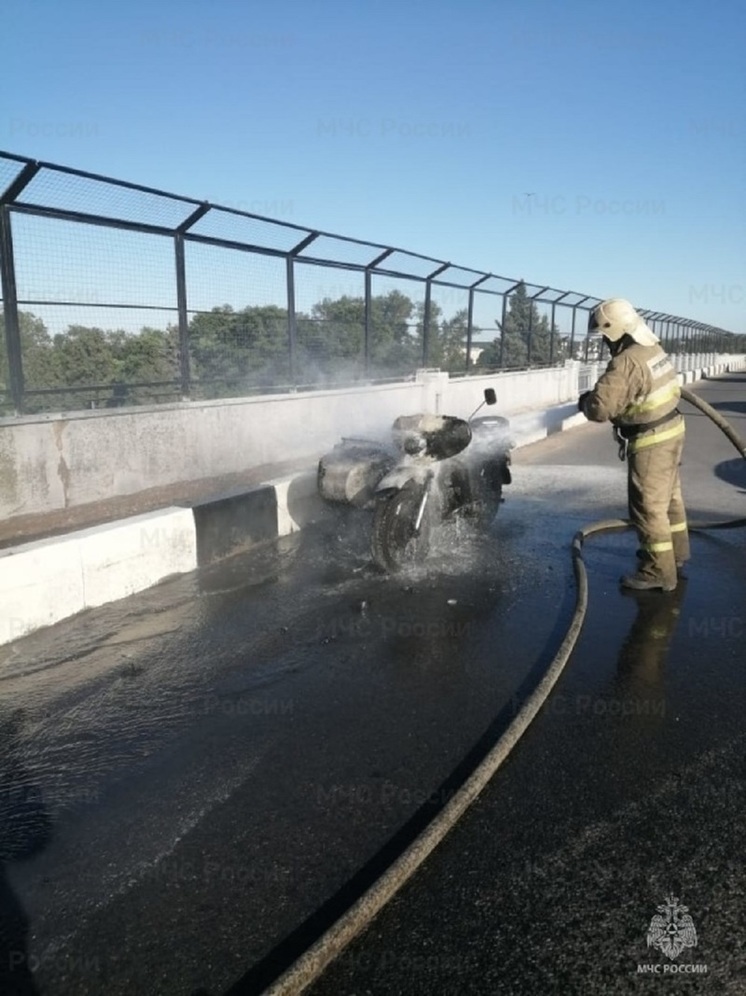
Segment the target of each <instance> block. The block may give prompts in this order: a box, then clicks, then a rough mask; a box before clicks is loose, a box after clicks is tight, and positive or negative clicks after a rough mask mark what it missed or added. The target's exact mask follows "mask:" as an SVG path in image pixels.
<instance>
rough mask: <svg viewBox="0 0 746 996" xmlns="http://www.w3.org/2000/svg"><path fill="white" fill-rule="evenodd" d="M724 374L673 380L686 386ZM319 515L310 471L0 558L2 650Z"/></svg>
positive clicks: (574, 416) (517, 419) (555, 426)
mask: <svg viewBox="0 0 746 996" xmlns="http://www.w3.org/2000/svg"><path fill="white" fill-rule="evenodd" d="M726 369H728V368H726V367H725V366H718V367H709V368H707V369H705V370H696V371H688V372H687V373H684V374H682V375H680V377H681V381H682V383H683V384H690V383H693V382H694V381H695V380H699V379H701V378H702V377H713V376H717V374H718V373H723V372H725V371H726ZM508 417H509V418H510V421H511V429H512V430H513V434H514V436H515V437H516V441H517V442H516V445H517V448H521V447H523V446H528V445H530V444H531V443H535V442H538V441H540V440H542V439H546V437H547V436H549V435H553V434H554V433H556V432H566V431H567V430H569V429H572V428H574V427H576V426H580V425H584V424H586V419H585V417H584V416H583V415H581V414H580V413H579V412H577V411H576V406H575V404H574V403H567V404H563V405H557V406H554V407H552V408H549V409H543V410H539V411H526V412H523V413H518V414H515V415H509V416H508ZM322 514H323V503H322V501H321V499H320V498H319V497H318V494H317V491H316V471H315V468H314V469H312V470H309V471H307V472H303V473H300V474H294V475H291V476H289V477H284V478H278V479H276V480H271V481H267V482H265V483H264V484H261V485H259V486H258V487H256V488H253V489H251V490H250V491H244V492H233V493H228V494H225V495H218V496H216V497H213V498H210V499H209V500H207V501H204V502H200V503H198V504H196V505H194V506H193V507H190V508H183V507H172V508H165V509H160V510H158V511H155V512H149V513H146V514H144V515H137V516H132V517H130V518H127V519H121V520H119V521H117V522H111V523H107V524H105V525H101V526H95V527H93V528H89V529H82V530H78V531H76V532H72V533H68V534H66V535H64V536H58V537H54V538H51V539H47V540H38V541H36V542H31V543H24V544H21V545H19V546H15V547H9V548H7V549H5V550H0V645H2V644H5V643H9V642H11V641H12V640H16V639H18V638H20V637H22V636H25V635H27V634H29V633H32V632H34V631H35V630H37V629H40V628H41V627H44V626H50V625H52V624H53V623H56V622H59V621H60V620H61V619H66V618H68V617H69V616H72V615H75V614H76V613H78V612H81V611H83V610H84V609H88V608H93V607H95V606H100V605H104V604H106V603H108V602H113V601H116V600H117V599H120V598H125V597H127V596H128V595H133V594H135V593H136V592H138V591H143V590H144V589H145V588H149V587H151V586H152V585H155V584H157V583H158V582H159V581H162V580H164V579H165V578H167V577H170V576H171V575H174V574H183V573H187V572H189V571H193V570H196V569H197V568H198V567H203V566H205V565H207V564H210V563H214V562H215V561H217V560H221V559H223V558H225V557H228V556H232V555H233V554H235V553H239V552H243V551H246V550H249V549H251V547H252V546H255V545H256V544H258V543H263V542H266V541H268V540H273V539H277V538H279V537H281V536H287V535H289V534H291V533H294V532H297V531H298V530H300V529H302V528H303V527H304V526H306V525H308V524H309V523H312V522H314V521H315V520H316V519H318V518H319V516H320V515H322Z"/></svg>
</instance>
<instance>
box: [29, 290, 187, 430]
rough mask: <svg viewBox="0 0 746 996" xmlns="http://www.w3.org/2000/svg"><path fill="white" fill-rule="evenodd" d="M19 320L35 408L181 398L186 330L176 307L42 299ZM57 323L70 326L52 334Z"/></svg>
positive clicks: (31, 406)
mask: <svg viewBox="0 0 746 996" xmlns="http://www.w3.org/2000/svg"><path fill="white" fill-rule="evenodd" d="M123 316H126V321H125V322H124V323H123V322H122V321H121V319H122V317H123ZM19 325H20V338H21V356H22V360H23V374H24V382H25V393H24V411H25V412H27V413H29V414H31V413H34V412H43V411H59V410H74V409H84V408H118V407H121V406H123V405H144V404H159V403H162V402H167V401H178V400H180V398H181V384H180V364H179V336H178V330H177V327H176V322H175V315H174V312H173V311H172V310H170V309H169V310H166V309H158V308H148V309H139V308H133V309H122V308H106V307H101V306H100V305H92V306H90V307H88V308H81V306H79V305H75V306H73V307H70V306H66V305H37V306H35V307H34V309H33V310H30V309H28V308H25V309H22V310H21V311H20V312H19ZM57 327H62V328H64V331H61V332H56V333H55V334H51V333H50V331H49V329H50V328H57Z"/></svg>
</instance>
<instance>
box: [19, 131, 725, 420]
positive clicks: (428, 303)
mask: <svg viewBox="0 0 746 996" xmlns="http://www.w3.org/2000/svg"><path fill="white" fill-rule="evenodd" d="M3 161H4V162H5V163H11V164H17V166H18V172H17V174H16V175H15V176H14V177H13V179H12V180H11V182H10V184H9V185H8V187H7V188H6V189H5V190H4V191H2V192H0V287H1V290H2V298H3V310H4V318H5V343H6V349H7V356H8V367H9V381H10V391H9V394H10V397H11V399H12V403H13V407H14V409H15V411H16V413H17V414H20V413H21V412H22V411H23V401H24V396H25V395H26V394H28V395H37V394H53V393H59V394H65V393H68V392H70V391H80V390H81V389H87V388H88V385H80V386H78V387H73V388H71V387H67V386H65V387H60V388H45V389H34V390H33V391H26V389H25V385H24V374H23V356H22V347H21V337H20V324H19V303H20V304H29V303H36V304H44V305H63V304H65V305H68V304H69V305H74V304H76V303H78V302H65V301H51V300H50V301H38V302H28V301H21V302H19V299H18V294H17V286H16V276H15V273H16V271H15V260H14V247H13V233H12V215H13V213H14V212H17V213H18V214H28V215H34V216H37V217H45V218H50V219H54V220H57V221H68V222H76V223H80V224H86V225H96V226H101V227H105V228H110V229H114V230H122V231H133V232H139V233H142V234H152V235H159V236H168V237H170V238H171V239H173V246H174V266H175V297H176V308H175V311H176V314H177V326H178V334H179V354H180V369H179V383H178V387H179V389H180V392H181V396H182V398H183V399H184V400H188V399H189V397H190V394H191V389H192V385H193V384H194V383H195V381H194V380H193V377H192V373H191V369H190V358H189V309H188V280H187V273H186V261H185V246H186V243H187V242H192V243H195V244H199V245H206V246H214V247H219V248H225V249H233V250H236V251H239V252H246V253H251V254H257V255H264V256H273V257H282V258H284V259H285V264H286V295H287V316H288V318H287V321H288V329H287V336H288V339H287V342H288V362H289V371H290V379H291V382H292V383H293V384H294V383H295V382H296V379H297V378H296V353H297V315H296V307H295V263H296V261H302V262H303V263H308V264H311V265H314V266H321V267H327V268H339V269H343V270H347V271H351V272H361V273H363V275H364V293H365V299H364V337H363V344H362V351H363V361H364V369H365V373H366V375H367V374H369V373H370V368H371V352H372V334H373V329H372V319H373V316H372V277H373V275H378V276H383V277H391V278H394V279H399V280H408V281H414V282H419V283H424V284H425V301H424V310H423V321H422V326H423V327H422V363H423V365H427V361H428V358H429V355H430V340H431V316H432V288H433V286H445V287H454V288H457V289H459V290H463V291H465V292H467V294H468V305H467V330H466V349H465V357H464V370H465V371H466V372H468V371H469V369H470V368H471V367H472V362H471V354H472V345H473V343H472V340H473V331H474V302H475V296H476V294H488V295H490V296H491V297H493V298H495V299H497V298H502V306H501V320H500V322H497V321H496V324H497V325H498V326H499V330H500V353H499V367H502V366H503V360H504V348H505V331H504V329H505V319H506V315H507V308H508V303H509V299H510V295H511V294H513V293H514V292H515V291H516V290H517V288H518V287H520V286H521V285H522V284H523V285H525V286H526V287H527V288H531V289H532V290H534V293H531V294H529V295H528V298H529V300H530V301H531V302H532V308H531V312H530V318H529V326H530V327H529V329H528V342H527V346H528V356H527V361H528V364H529V365H530V363H531V353H532V339H533V335H532V333H533V328H532V327H531V326H532V325H533V304H535V303H543V304H548V305H550V307H551V323H552V335H551V345H550V362H553V360H554V355H555V345H556V342H555V340H556V332H555V316H556V307H557V305H558V304H559V303H560V302H561V301H563V300H564V299H565V298H566V297H568V296H570V295H575V296H577V297H578V298H579V300H578V301H576V302H575V303H574V304H572V305H569V304H567V305H561V306H562V307H570V308H571V310H572V330H571V335H570V353H571V355H572V353H573V349H574V344H575V326H576V317H577V311H578V309H579V308H580V309H582V310H585V311H588V310H590V308H592V307H593V306H594V304H596V303H598V302H599V300H600V299H599V298H597V297H593V296H591V295H581V294H578V293H577V292H575V291H562V290H558V289H555V288H551V287H548V286H542V287H539V285H536V284H530V283H528V282H527V281H524V280H518V281H515V280H513V281H511V280H510V279H508V278H504V277H498V276H497V275H495V274H493V273H491V272H484V271H480V270H475V269H473V268H470V267H462V266H458V265H457V264H452V263H448V262H445V261H443V260H438V259H434V258H433V257H430V256H424V255H422V254H419V253H413V252H409V251H407V250H403V249H397V248H396V247H393V246H385V245H381V244H378V243H373V242H366V241H364V240H361V239H356V238H351V237H349V236H341V235H336V234H334V233H331V232H324V231H321V230H316V229H310V228H305V227H304V226H301V225H296V224H293V223H291V222H285V221H279V220H277V219H274V218H269V217H266V216H264V215H259V214H254V213H251V212H247V211H241V210H238V209H236V208H226V207H221V206H220V205H217V204H212V203H210V202H208V201H199V200H196V199H194V198H191V197H184V196H181V195H177V194H171V193H168V192H166V191H162V190H158V189H156V188H154V187H146V186H143V185H141V184H136V183H130V182H128V181H125V180H116V179H112V178H110V177H106V176H102V175H100V174H96V173H89V172H86V171H83V170H77V169H72V168H70V167H66V166H59V165H56V164H54V163H48V162H41V161H36V160H33V159H29V158H27V157H24V156H18V155H15V154H13V153H7V152H2V151H0V162H3ZM42 171H47V172H49V173H51V174H53V175H63V176H73V177H77V178H80V179H84V180H90V181H92V182H95V183H103V184H106V185H107V186H109V187H110V188H112V190H114V189H119V190H130V191H133V192H135V193H138V194H147V195H151V196H156V197H159V198H163V199H164V200H165V201H167V202H170V203H171V204H178V205H181V206H183V207H184V209H185V211H188V212H189V213H188V214H187V215H186V217H185V218H184V219H183V220H182V221H181V222H180V223H179V224H177V225H175V226H169V225H159V224H151V223H147V222H142V221H134V220H128V219H127V218H124V217H118V216H116V215H111V216H109V215H104V214H94V213H88V212H84V211H78V210H72V209H64V208H60V207H52V206H50V205H44V204H38V203H30V202H24V201H23V200H22V199H21V198H22V195H23V193H24V191H26V190H27V188H28V185H29V184H30V183H31V181H32V180H33V179H34V178H35V177H36V176H37V175H38V174H39V173H40V172H42ZM210 212H214V213H216V214H217V213H219V214H221V215H233V216H238V217H242V218H246V219H250V220H252V221H255V222H256V221H258V222H261V223H263V224H267V225H272V226H274V228H275V229H277V230H280V229H285V230H287V231H293V232H297V233H298V235H299V236H300V238H299V241H297V242H296V243H295V244H294V245H293V246H292V247H291V248H290V249H277V248H274V247H273V246H268V245H260V244H254V243H250V242H243V241H236V240H232V239H225V238H218V237H215V236H209V235H203V234H200V233H198V232H195V231H194V230H193V228H194V226H195V225H196V224H197V222H199V221H200V220H201V219H202V218H204V217H205V216H206V215H208V214H209V213H210ZM322 236H323V237H326V238H330V239H333V240H335V241H336V242H337V243H339V244H340V245H350V246H353V245H354V246H365V247H366V248H369V249H370V250H371V254H372V255H373V258H372V259H370V260H369V261H368V262H363V263H353V262H349V261H345V260H343V259H334V258H329V259H324V258H321V257H314V256H311V255H302V253H303V252H304V250H306V249H307V248H308V247H309V246H310V245H311V244H312V243H313V242H314V241H316V240H317V239H318V238H319V237H322ZM395 253H398V254H400V255H402V256H404V257H406V258H407V259H408V260H409V261H412V262H414V261H421V262H426V263H428V264H434V268H432V267H431V268H430V269H429V270H428V272H427V273H426V274H425V275H424V276H422V275H419V274H416V273H412V272H407V271H406V270H404V269H401V268H387V267H385V266H384V265H383V264H385V262H386V260H387V259H389V257H390V256H392V255H393V254H395ZM452 268H453V269H457V270H459V271H460V272H461V273H462V274H469V275H473V276H474V277H475V278H476V279H474V280H470V281H469V282H468V283H465V282H458V281H456V282H454V281H453V280H450V281H449V280H447V279H441V280H439V279H438V278H439V277H444V275H445V274H446V273H447V271H448V270H449V269H452ZM490 279H496V280H502V281H504V283H505V284H507V286H506V287H503V288H502V289H501V290H493V289H489V288H486V287H483V286H482V285H483V284H485V283H486V282H487V281H489V280H490ZM536 288H538V289H536ZM557 295H559V296H557ZM101 306H102V307H105V306H106V305H101ZM111 307H117V308H123V309H126V308H135V307H138V308H140V309H142V310H147V309H148V306H140V305H137V306H135V305H111ZM150 307H153V308H154V307H155V306H150ZM157 310H163V308H158V309H157ZM641 313H642V314H645V315H650V316H651V321H653V322H659V323H660V324H662V325H663V326H664V328H665V332H664V335H665V339H664V341H671V335H672V329H673V330H674V331H675V330H680V329H684V330H685V331H686V332H687V334H688V336H689V339H690V340H691V338H692V337H693V338H695V339H696V338H697V337H700V338H701V340H702V351H707V347H708V345H712V344H718V345H720V346H721V347H722V346H723V344H724V343H727V341H728V340H729V339H730V340H731V341H732V339H733V338H734V337H733V334H732V333H730V332H727V331H726V330H724V329H719V328H715V327H713V326H709V325H706V324H704V323H701V322H696V321H694V320H693V319H685V318H679V317H676V316H673V315H668V314H665V313H664V312H643V311H641ZM735 338H737V339H740V337H735ZM585 357H586V360H587V357H588V340H587V339H586V350H585ZM128 386H129V387H132V388H136V387H143V386H146V385H145V384H144V383H143V384H130V385H128Z"/></svg>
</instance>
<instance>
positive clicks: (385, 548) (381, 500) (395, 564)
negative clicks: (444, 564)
mask: <svg viewBox="0 0 746 996" xmlns="http://www.w3.org/2000/svg"><path fill="white" fill-rule="evenodd" d="M423 494H424V489H423V488H422V487H406V488H403V489H402V490H401V491H394V492H392V493H391V494H382V495H378V496H377V498H376V505H375V511H374V513H373V534H372V536H371V553H372V555H373V560H374V562H375V563H376V564H377V566H378V567H380V568H381V569H382V570H384V571H400V570H402V569H403V568H405V567H408V566H412V565H415V564H421V563H422V562H423V561H424V560H425V558H426V557H427V554H428V552H429V550H430V532H431V528H432V521H433V519H432V516H433V506H434V504H435V496H434V495H433V494H432V493H431V494H430V495H428V500H427V504H426V505H425V511H424V514H423V516H422V522H421V523H420V530H419V532H415V523H416V521H417V513H418V511H419V508H420V503H421V502H422V496H423Z"/></svg>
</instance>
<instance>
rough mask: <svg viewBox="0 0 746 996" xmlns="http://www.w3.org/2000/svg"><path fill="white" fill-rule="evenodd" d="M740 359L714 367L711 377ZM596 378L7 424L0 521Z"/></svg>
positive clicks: (536, 404) (435, 377)
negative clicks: (490, 392)
mask: <svg viewBox="0 0 746 996" xmlns="http://www.w3.org/2000/svg"><path fill="white" fill-rule="evenodd" d="M680 359H681V358H679V360H680ZM735 359H737V358H735V357H732V358H728V357H714V356H713V357H710V358H709V364H708V365H712V364H714V363H715V362H716V361H717V362H722V363H725V362H728V361H729V360H735ZM740 359H743V358H742V357H741V358H740ZM680 365H681V364H680ZM702 365H703V364H699V366H700V367H701V366H702ZM600 370H601V367H600V366H599V365H597V364H591V365H588V366H581V364H580V363H578V362H568V363H566V364H565V365H564V366H558V367H551V368H549V369H542V370H521V371H512V372H503V373H499V374H486V375H484V376H481V375H480V376H469V377H453V378H451V377H449V376H448V374H446V373H441V372H440V371H420V372H419V373H418V375H417V377H416V378H412V379H411V380H409V381H400V382H398V383H395V384H378V385H370V384H368V385H365V384H359V385H356V386H351V387H345V388H336V389H330V390H324V391H309V392H297V393H290V394H283V395H265V396H261V397H250V398H232V399H223V400H218V401H204V402H190V403H183V404H173V405H158V406H153V407H142V408H131V409H127V408H121V409H116V410H107V411H86V412H69V413H63V414H60V415H37V416H27V417H23V418H18V419H0V518H11V517H13V516H23V515H33V514H47V513H49V512H55V511H60V510H63V509H67V508H71V507H75V506H78V505H84V504H88V503H91V502H98V501H103V500H106V499H110V498H114V497H118V496H123V495H129V494H136V493H138V492H140V491H144V490H146V489H150V488H157V487H161V486H171V485H174V484H179V483H182V482H184V481H193V480H199V479H204V478H213V477H222V476H225V475H230V474H234V473H241V472H242V471H245V470H246V468H247V467H259V466H264V465H268V464H272V463H276V462H277V459H278V454H281V455H282V459H283V460H288V461H289V460H305V459H309V460H311V459H313V458H314V457H317V456H318V455H320V454H321V453H323V452H325V451H326V450H328V449H329V448H330V447H331V446H332V445H333V444H334V442H335V441H336V440H337V439H338V438H339V436H340V435H341V434H342V433H343V432H344V433H346V434H350V435H368V434H380V433H382V432H383V431H385V430H386V429H387V428H388V426H390V425H391V422H392V421H393V420H394V418H396V416H397V415H401V414H407V413H414V412H418V411H435V412H451V413H453V414H455V415H463V416H467V415H468V414H469V413H470V412H471V411H472V410H473V409H474V407H475V405H476V403H477V401H478V399H479V396H480V394H481V392H482V390H483V389H484V387H487V386H489V387H494V388H495V390H496V391H497V395H498V406H497V409H495V410H496V411H498V412H500V413H501V414H505V415H509V416H511V417H512V416H513V415H516V416H517V415H520V414H521V413H523V412H526V411H527V410H537V409H546V408H548V407H551V406H554V405H557V404H560V403H562V402H571V401H573V400H574V399H575V398H577V396H578V394H579V393H580V390H584V389H586V388H587V387H590V386H592V383H590V382H591V381H594V380H595V378H596V376H597V374H598V373H599V372H600ZM700 373H701V371H698V374H697V376H698V377H699V376H700ZM581 385H582V386H581Z"/></svg>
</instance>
